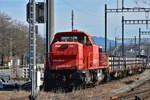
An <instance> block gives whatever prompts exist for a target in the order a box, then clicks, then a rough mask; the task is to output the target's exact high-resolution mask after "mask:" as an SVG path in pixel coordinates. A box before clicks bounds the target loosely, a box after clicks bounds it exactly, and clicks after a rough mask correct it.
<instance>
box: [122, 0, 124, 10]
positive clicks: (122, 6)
mask: <svg viewBox="0 0 150 100" xmlns="http://www.w3.org/2000/svg"><path fill="white" fill-rule="evenodd" d="M122 9H124V0H122Z"/></svg>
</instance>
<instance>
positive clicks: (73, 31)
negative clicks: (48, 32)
mask: <svg viewBox="0 0 150 100" xmlns="http://www.w3.org/2000/svg"><path fill="white" fill-rule="evenodd" d="M61 35H86V36H88V37H91V35H90V34H88V33H86V32H83V31H78V30H72V31H70V32H58V33H56V34H55V36H61Z"/></svg>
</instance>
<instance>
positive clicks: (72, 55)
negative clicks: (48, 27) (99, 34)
mask: <svg viewBox="0 0 150 100" xmlns="http://www.w3.org/2000/svg"><path fill="white" fill-rule="evenodd" d="M101 52H102V48H101V47H98V46H96V44H95V42H94V40H93V38H92V37H91V35H89V34H86V33H85V32H80V31H72V32H61V33H57V34H56V35H55V37H54V40H53V42H52V45H51V54H50V55H51V58H50V59H51V63H50V64H51V65H50V66H51V67H50V69H51V70H62V69H73V70H74V69H79V70H80V69H92V68H93V67H98V66H99V65H100V64H99V56H100V53H101Z"/></svg>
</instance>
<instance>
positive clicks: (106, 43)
mask: <svg viewBox="0 0 150 100" xmlns="http://www.w3.org/2000/svg"><path fill="white" fill-rule="evenodd" d="M105 52H107V5H106V4H105Z"/></svg>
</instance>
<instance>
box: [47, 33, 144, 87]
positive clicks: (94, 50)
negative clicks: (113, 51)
mask: <svg viewBox="0 0 150 100" xmlns="http://www.w3.org/2000/svg"><path fill="white" fill-rule="evenodd" d="M50 48H51V49H50V50H51V51H50V53H49V54H50V58H49V59H50V64H49V65H47V66H46V75H45V77H46V78H45V85H46V87H47V89H48V88H51V87H55V86H68V85H75V84H80V83H82V84H90V83H100V82H101V81H103V80H109V79H110V76H117V75H120V74H121V73H133V71H132V70H133V69H136V71H142V69H143V67H144V66H145V60H143V59H141V58H112V57H109V56H108V54H107V53H102V47H101V46H97V45H96V44H95V42H94V40H93V38H92V36H91V35H89V34H87V33H85V32H82V31H77V30H73V31H71V32H60V33H57V34H56V35H55V36H54V39H53V41H52V43H51V46H50ZM124 61H126V62H124ZM126 64H128V65H129V66H128V65H126ZM131 69H132V70H131Z"/></svg>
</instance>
